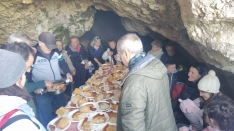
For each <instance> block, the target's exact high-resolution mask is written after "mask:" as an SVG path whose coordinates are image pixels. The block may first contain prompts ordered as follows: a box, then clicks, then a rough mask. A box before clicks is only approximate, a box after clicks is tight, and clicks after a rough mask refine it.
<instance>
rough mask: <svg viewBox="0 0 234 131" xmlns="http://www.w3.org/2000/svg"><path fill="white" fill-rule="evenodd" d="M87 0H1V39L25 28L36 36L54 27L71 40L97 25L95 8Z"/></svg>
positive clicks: (58, 33)
mask: <svg viewBox="0 0 234 131" xmlns="http://www.w3.org/2000/svg"><path fill="white" fill-rule="evenodd" d="M91 5H92V2H91V1H90V0H86V1H85V2H81V1H80V0H3V1H1V2H0V12H1V15H0V23H1V24H0V40H1V42H5V41H6V38H7V36H9V34H11V33H12V32H16V31H23V32H25V33H27V34H28V35H29V36H30V37H32V38H33V39H37V36H38V35H39V34H40V33H41V32H42V31H50V32H52V33H54V34H55V35H56V37H57V38H59V39H61V40H63V41H65V42H67V41H68V39H69V37H70V35H77V36H81V35H83V34H84V33H85V32H86V31H88V30H90V28H91V27H92V25H93V18H94V14H95V10H94V9H92V8H90V6H91Z"/></svg>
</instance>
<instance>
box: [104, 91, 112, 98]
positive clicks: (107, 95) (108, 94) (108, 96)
mask: <svg viewBox="0 0 234 131" xmlns="http://www.w3.org/2000/svg"><path fill="white" fill-rule="evenodd" d="M102 94H103V99H109V98H110V97H111V96H110V93H106V92H102Z"/></svg>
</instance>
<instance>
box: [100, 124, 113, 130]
mask: <svg viewBox="0 0 234 131" xmlns="http://www.w3.org/2000/svg"><path fill="white" fill-rule="evenodd" d="M102 131H116V126H114V125H109V124H107V125H106V126H105V127H104V128H103V129H102Z"/></svg>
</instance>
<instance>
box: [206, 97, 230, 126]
mask: <svg viewBox="0 0 234 131" xmlns="http://www.w3.org/2000/svg"><path fill="white" fill-rule="evenodd" d="M204 114H205V120H206V122H207V123H208V124H209V125H210V126H209V127H207V128H206V129H204V130H203V131H233V130H234V104H233V102H230V101H219V100H215V101H213V102H210V103H209V104H207V106H206V108H205V109H204ZM212 128H213V129H212Z"/></svg>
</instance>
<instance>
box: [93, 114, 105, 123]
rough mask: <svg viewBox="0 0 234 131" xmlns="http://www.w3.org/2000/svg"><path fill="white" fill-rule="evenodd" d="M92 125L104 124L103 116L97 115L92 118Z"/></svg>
mask: <svg viewBox="0 0 234 131" xmlns="http://www.w3.org/2000/svg"><path fill="white" fill-rule="evenodd" d="M92 122H93V124H101V123H105V122H106V117H105V115H101V114H97V115H95V116H94V117H93V120H92Z"/></svg>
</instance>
